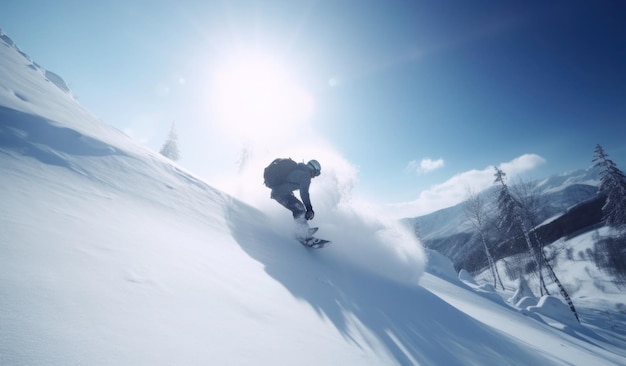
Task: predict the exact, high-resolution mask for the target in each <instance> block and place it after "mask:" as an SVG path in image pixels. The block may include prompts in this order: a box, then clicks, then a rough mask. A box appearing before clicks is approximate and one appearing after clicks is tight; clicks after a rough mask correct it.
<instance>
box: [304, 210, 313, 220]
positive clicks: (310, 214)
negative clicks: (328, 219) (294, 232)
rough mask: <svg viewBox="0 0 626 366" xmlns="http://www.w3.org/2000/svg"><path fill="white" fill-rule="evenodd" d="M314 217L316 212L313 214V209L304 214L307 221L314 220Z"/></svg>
mask: <svg viewBox="0 0 626 366" xmlns="http://www.w3.org/2000/svg"><path fill="white" fill-rule="evenodd" d="M314 216H315V212H313V209H310V210H307V211H306V213H305V214H304V218H305V219H307V220H313V217H314Z"/></svg>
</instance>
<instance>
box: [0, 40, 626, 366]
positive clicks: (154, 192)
mask: <svg viewBox="0 0 626 366" xmlns="http://www.w3.org/2000/svg"><path fill="white" fill-rule="evenodd" d="M34 65H36V64H35V63H33V62H32V60H30V58H28V57H27V56H26V55H24V54H23V53H21V52H20V51H19V49H18V48H17V47H16V46H15V45H14V44H13V42H12V41H10V39H9V38H8V37H7V36H6V35H4V36H3V37H2V39H1V40H0V171H1V172H2V176H1V178H0V201H1V202H2V205H0V253H2V255H0V309H1V311H0V364H2V365H172V364H177V365H207V364H216V365H249V364H255V365H296V364H297V365H396V364H400V365H411V364H421V365H472V364H473V365H506V364H511V365H519V364H542V365H549V364H555V365H557V364H581V365H591V364H593V365H603V364H624V363H626V351H624V349H625V348H626V347H624V346H626V339H625V338H626V337H624V336H623V335H624V333H620V332H621V331H620V330H619V329H618V330H603V331H602V333H601V334H602V336H599V334H600V333H599V331H598V330H596V328H598V324H597V323H595V322H594V319H593V318H590V319H588V320H587V321H586V322H585V321H583V325H578V324H571V323H567V322H566V321H565V322H564V321H563V320H562V319H561V320H558V319H557V320H549V321H546V320H543V319H552V318H549V317H548V318H537V317H534V316H527V315H524V313H522V312H520V311H518V310H517V309H515V308H513V307H511V306H509V305H507V304H506V303H504V302H503V301H500V300H499V297H498V296H497V295H496V294H495V293H492V294H491V295H489V296H486V295H485V294H484V293H481V292H479V291H476V290H475V289H473V288H472V287H471V286H469V285H466V284H464V283H462V282H461V281H458V280H456V274H455V273H454V272H453V270H452V269H451V264H450V262H449V261H447V260H446V259H445V258H442V257H441V256H439V255H437V253H434V252H427V257H426V256H425V255H424V253H423V250H422V249H421V247H420V246H419V243H416V242H415V241H414V240H413V239H412V235H411V233H409V232H407V231H406V230H404V229H403V227H401V226H399V225H396V224H394V223H389V222H386V221H385V220H383V219H380V218H378V219H377V218H372V217H363V216H361V215H357V214H356V213H355V211H352V210H350V208H349V207H346V205H337V206H336V207H325V210H326V216H329V217H331V219H332V223H333V224H332V225H331V224H330V222H326V225H324V222H323V221H322V222H320V226H321V229H320V232H324V234H325V235H328V237H330V238H332V239H334V240H335V243H334V244H333V245H332V246H330V247H328V248H326V249H323V250H319V251H312V250H307V249H306V248H303V247H302V246H300V245H299V244H298V243H296V242H295V241H294V240H293V239H292V237H291V234H290V233H289V231H288V230H285V229H284V227H285V223H289V219H288V218H287V219H286V220H285V219H284V218H283V217H282V216H281V217H275V216H273V215H269V214H267V213H265V212H263V211H261V210H258V209H256V208H254V207H252V206H250V205H248V204H246V203H244V202H241V201H239V200H236V199H234V198H232V197H230V196H228V195H226V194H224V193H222V192H220V191H218V190H215V189H213V188H212V187H211V186H209V185H208V184H206V183H205V182H202V181H201V180H199V179H197V178H195V177H194V176H193V174H191V173H190V172H186V171H185V170H184V169H182V168H181V167H179V166H176V165H175V164H173V163H171V162H169V161H167V160H166V159H164V158H162V157H161V156H160V155H158V154H155V153H153V152H151V151H148V150H147V149H145V148H143V147H142V146H140V145H138V144H136V143H135V142H133V141H132V140H130V139H129V138H127V137H126V136H125V135H123V134H121V133H119V132H118V131H116V130H115V129H112V128H110V127H109V126H107V125H105V124H103V123H101V122H99V121H97V120H95V119H94V118H93V117H92V116H91V115H90V114H89V113H88V112H87V111H85V110H84V109H83V108H82V107H80V105H79V104H78V103H77V102H76V101H75V100H74V99H73V98H72V96H71V93H70V92H69V91H68V90H64V89H63V88H60V87H59V85H63V84H64V83H61V82H60V81H59V80H55V81H54V82H52V81H51V80H49V79H48V78H47V77H46V72H43V71H42V70H43V69H41V68H40V67H38V66H34ZM327 174H328V173H327ZM287 216H288V215H287ZM426 258H428V268H427V273H424V272H423V271H424V267H425V259H426ZM539 313H541V310H539ZM559 314H562V313H559ZM583 320H584V319H583Z"/></svg>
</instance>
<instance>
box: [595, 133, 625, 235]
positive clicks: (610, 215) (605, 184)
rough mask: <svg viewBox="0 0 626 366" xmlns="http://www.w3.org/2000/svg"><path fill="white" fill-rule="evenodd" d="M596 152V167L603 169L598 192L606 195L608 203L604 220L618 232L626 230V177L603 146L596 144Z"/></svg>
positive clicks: (604, 208)
mask: <svg viewBox="0 0 626 366" xmlns="http://www.w3.org/2000/svg"><path fill="white" fill-rule="evenodd" d="M594 153H595V157H594V159H593V162H594V163H595V165H594V167H598V168H600V169H601V171H600V188H599V189H598V193H599V194H601V195H604V196H606V203H605V204H604V206H603V207H602V215H603V219H604V222H605V223H606V225H608V226H610V227H612V228H614V229H617V230H618V232H624V231H626V177H625V176H624V173H623V172H622V171H621V170H619V169H618V168H617V165H616V164H615V163H614V162H613V161H612V160H611V159H609V154H607V153H605V152H604V149H603V148H602V146H600V145H596V148H595V150H594Z"/></svg>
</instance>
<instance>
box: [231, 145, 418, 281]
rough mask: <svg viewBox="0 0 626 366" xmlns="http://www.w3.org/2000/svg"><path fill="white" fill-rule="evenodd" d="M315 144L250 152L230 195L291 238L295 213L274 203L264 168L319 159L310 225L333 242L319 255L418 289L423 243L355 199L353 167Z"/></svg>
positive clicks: (391, 220) (358, 198) (331, 150)
mask: <svg viewBox="0 0 626 366" xmlns="http://www.w3.org/2000/svg"><path fill="white" fill-rule="evenodd" d="M312 145H313V146H315V147H313V148H306V147H305V148H295V149H294V148H289V149H282V150H280V151H271V152H270V151H269V149H265V151H263V152H261V153H259V152H257V151H253V150H252V149H251V148H249V147H248V148H247V149H246V150H245V151H244V154H243V155H244V156H245V159H244V160H242V164H241V167H240V170H239V176H238V177H237V179H236V181H235V182H231V184H230V186H231V187H232V188H234V191H233V192H229V193H231V194H233V195H235V196H236V197H237V198H239V199H241V200H242V201H244V202H247V203H249V204H250V205H252V206H254V207H256V208H258V209H260V210H261V211H263V212H264V213H266V214H267V216H268V217H269V220H268V221H269V222H270V224H271V225H273V226H274V227H273V228H272V229H273V230H274V231H276V232H277V233H282V235H284V236H285V237H286V238H287V237H289V236H291V235H293V230H294V229H292V228H294V224H293V220H292V216H291V213H290V212H289V211H287V210H286V209H285V208H283V207H282V206H280V205H279V204H278V203H276V202H275V201H274V200H272V199H270V190H269V189H268V188H267V187H265V186H264V185H263V169H264V168H265V166H267V165H268V164H269V163H270V162H271V161H272V160H273V159H275V158H277V157H291V158H292V159H294V160H296V161H298V162H306V161H307V160H309V159H316V160H318V161H320V163H321V165H322V174H321V175H320V176H319V177H316V178H314V179H313V182H312V184H311V188H310V194H311V201H312V204H313V208H314V210H315V218H314V219H313V220H312V221H310V225H311V226H318V227H319V228H320V230H319V232H318V236H319V237H321V238H324V239H329V240H332V241H333V244H332V245H331V246H330V247H328V248H325V249H322V250H321V251H322V252H323V255H324V256H327V257H328V258H329V260H332V261H335V262H337V263H338V264H339V265H352V266H356V267H359V268H360V269H362V270H366V271H370V272H375V273H377V274H379V275H381V276H384V277H386V278H388V279H391V280H394V281H398V282H402V283H410V284H416V283H417V282H418V281H419V278H420V277H421V275H422V273H423V271H424V268H425V262H426V256H425V255H424V250H423V247H422V245H421V243H419V241H418V239H417V238H416V237H415V235H413V233H412V232H411V230H410V229H409V228H408V227H406V226H405V225H404V224H402V223H401V222H399V221H397V220H396V219H394V218H391V217H388V216H386V215H385V214H384V210H383V209H382V208H379V207H377V206H376V205H374V204H372V203H370V202H368V201H367V200H366V199H364V198H362V197H356V196H355V194H354V187H355V186H356V185H357V183H358V169H357V168H356V167H355V166H353V165H352V164H350V163H349V162H348V161H347V160H346V159H344V158H343V157H342V156H340V154H338V153H336V152H335V151H334V150H333V149H332V148H331V147H328V146H326V145H325V144H324V143H323V142H316V143H315V144H312ZM272 150H276V149H275V148H274V149H272ZM297 195H298V194H297V193H296V196H297ZM294 245H297V243H295V242H294Z"/></svg>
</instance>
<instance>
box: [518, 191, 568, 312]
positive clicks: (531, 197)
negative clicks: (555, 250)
mask: <svg viewBox="0 0 626 366" xmlns="http://www.w3.org/2000/svg"><path fill="white" fill-rule="evenodd" d="M513 191H514V194H515V196H516V199H517V202H518V203H519V211H520V214H521V215H522V219H523V220H525V221H526V222H527V223H528V225H529V227H530V230H531V231H530V234H531V235H532V236H533V238H534V239H535V244H536V246H537V248H536V249H537V250H536V253H537V254H538V256H539V258H538V261H537V262H538V265H539V268H538V271H539V272H540V273H541V272H542V271H543V268H542V267H543V266H545V268H546V270H547V271H548V275H549V276H550V278H551V279H552V281H554V283H555V284H556V285H557V286H558V288H559V293H560V294H561V296H563V299H565V301H566V302H567V305H568V306H569V307H570V310H571V311H572V312H573V313H574V316H576V320H578V322H580V319H579V318H578V312H577V311H576V307H574V303H573V302H572V298H571V297H570V296H569V292H567V290H566V289H565V286H563V284H562V283H561V281H560V280H559V278H558V276H557V275H556V273H555V272H554V269H553V268H552V265H551V264H550V261H549V260H548V258H547V257H546V253H545V251H544V249H543V247H544V243H543V240H542V239H541V237H540V236H539V233H538V232H537V226H538V224H539V223H538V222H537V221H538V220H537V216H538V215H537V214H538V211H539V207H540V203H541V195H540V194H539V192H538V191H537V189H536V187H535V186H534V185H533V184H531V183H530V182H523V181H522V182H520V183H519V184H517V185H515V186H514V187H513Z"/></svg>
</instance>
